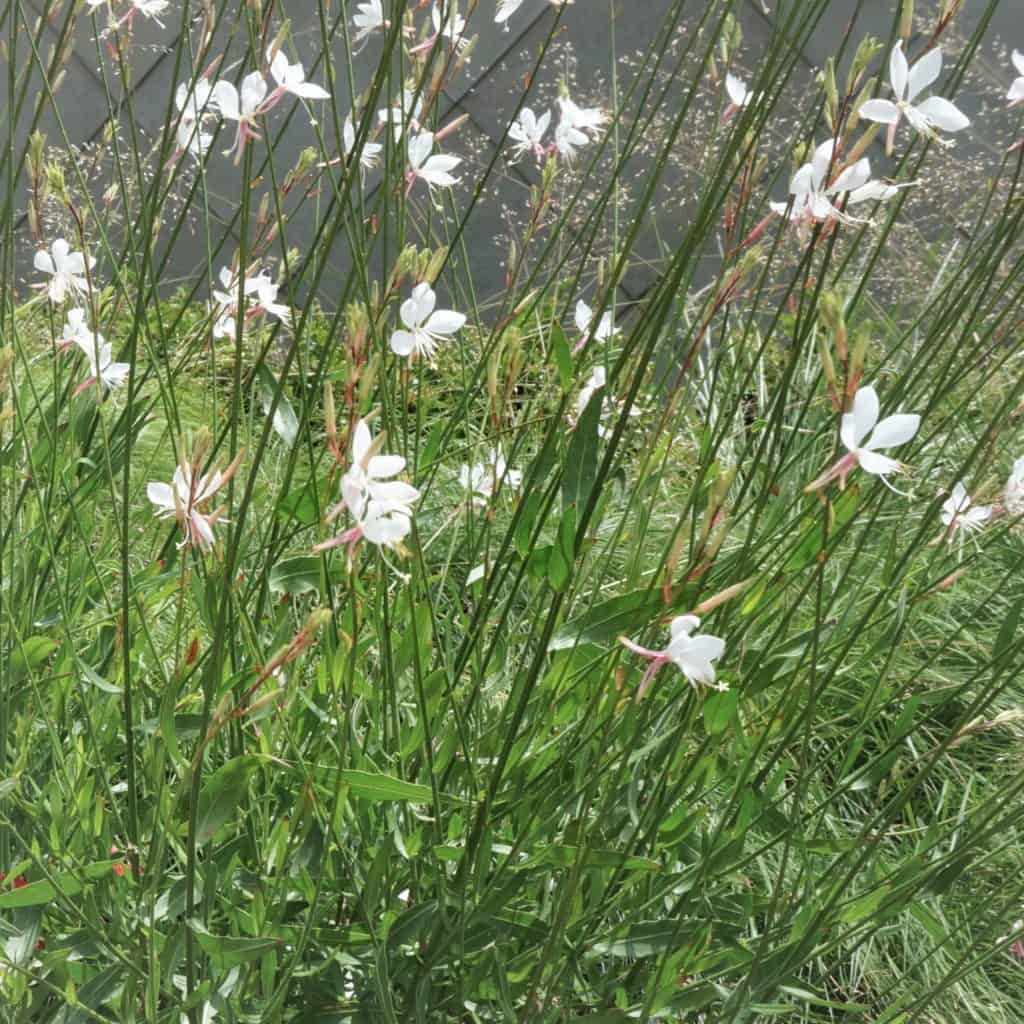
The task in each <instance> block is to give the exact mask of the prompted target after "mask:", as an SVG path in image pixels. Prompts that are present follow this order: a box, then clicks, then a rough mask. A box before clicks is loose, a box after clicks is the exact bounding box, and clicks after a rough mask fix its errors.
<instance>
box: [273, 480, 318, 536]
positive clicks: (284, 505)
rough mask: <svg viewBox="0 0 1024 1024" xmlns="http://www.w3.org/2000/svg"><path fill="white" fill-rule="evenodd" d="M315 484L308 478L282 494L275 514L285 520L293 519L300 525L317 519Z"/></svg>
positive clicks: (307, 524)
mask: <svg viewBox="0 0 1024 1024" xmlns="http://www.w3.org/2000/svg"><path fill="white" fill-rule="evenodd" d="M317 508H318V505H317V500H316V484H315V483H314V482H313V481H312V480H310V481H307V482H306V483H305V484H303V485H302V487H297V488H295V489H294V490H291V491H289V492H288V493H287V494H286V495H284V496H283V497H282V498H281V500H280V501H279V502H278V503H277V514H278V515H279V516H280V517H281V518H282V519H284V521H285V522H287V521H288V520H289V519H294V520H295V521H296V522H297V523H299V524H300V525H301V526H312V525H313V524H314V523H315V522H316V521H317V515H318V514H317Z"/></svg>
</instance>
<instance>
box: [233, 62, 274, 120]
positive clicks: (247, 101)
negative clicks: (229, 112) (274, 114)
mask: <svg viewBox="0 0 1024 1024" xmlns="http://www.w3.org/2000/svg"><path fill="white" fill-rule="evenodd" d="M266 95H267V83H266V82H265V81H263V76H262V75H261V74H260V73H259V72H258V71H250V72H249V74H247V75H246V76H245V78H243V79H242V88H241V90H240V92H239V96H240V100H241V105H242V113H243V114H251V113H253V111H255V109H256V108H257V107H258V106H259V105H260V104H261V103H262V102H263V98H264V96H266Z"/></svg>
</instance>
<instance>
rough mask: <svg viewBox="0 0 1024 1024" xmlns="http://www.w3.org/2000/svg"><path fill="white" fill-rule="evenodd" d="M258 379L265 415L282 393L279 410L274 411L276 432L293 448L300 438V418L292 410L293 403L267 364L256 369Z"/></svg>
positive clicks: (278, 404) (261, 364)
mask: <svg viewBox="0 0 1024 1024" xmlns="http://www.w3.org/2000/svg"><path fill="white" fill-rule="evenodd" d="M256 379H257V380H258V381H259V385H260V400H261V401H262V402H263V411H264V412H265V413H269V412H270V409H271V406H272V405H273V404H274V395H275V394H276V393H277V391H278V390H280V391H281V397H280V398H279V399H278V402H277V408H276V409H275V410H274V430H275V431H276V432H277V436H278V437H280V438H281V440H282V441H284V443H285V444H286V445H288V447H289V448H291V447H292V446H293V445H294V444H295V439H296V438H297V437H298V436H299V418H298V417H297V416H296V415H295V410H294V409H293V408H292V404H291V402H289V401H288V396H287V395H286V394H285V393H284V389H283V388H282V387H281V385H280V384H278V381H277V378H276V377H275V376H274V375H273V374H272V373H271V372H270V370H269V369H268V368H267V366H266V364H265V363H260V365H259V366H258V367H257V368H256Z"/></svg>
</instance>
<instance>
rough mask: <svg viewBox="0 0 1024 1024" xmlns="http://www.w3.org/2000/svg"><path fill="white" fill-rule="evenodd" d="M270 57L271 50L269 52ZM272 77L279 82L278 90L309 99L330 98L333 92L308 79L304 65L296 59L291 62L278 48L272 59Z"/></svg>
mask: <svg viewBox="0 0 1024 1024" xmlns="http://www.w3.org/2000/svg"><path fill="white" fill-rule="evenodd" d="M267 57H268V59H269V58H270V54H269V52H268V53H267ZM270 74H271V77H272V78H273V79H274V81H275V82H277V90H275V91H280V92H287V93H291V94H292V95H293V96H299V97H301V98H302V99H307V100H329V99H330V98H331V94H330V93H329V92H328V91H327V90H326V89H324V88H322V87H321V86H319V85H315V84H314V83H313V82H307V81H306V72H305V70H304V69H303V67H302V65H301V64H300V63H299V62H298V61H296V62H295V63H294V64H291V63H290V62H289V61H288V58H287V57H286V56H285V55H284V51H283V50H278V51H277V53H275V54H274V58H273V60H271V61H270Z"/></svg>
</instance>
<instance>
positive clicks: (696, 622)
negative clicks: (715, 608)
mask: <svg viewBox="0 0 1024 1024" xmlns="http://www.w3.org/2000/svg"><path fill="white" fill-rule="evenodd" d="M699 627H700V619H699V618H697V616H696V615H677V616H676V617H675V618H674V619H673V620H672V621H671V623H669V627H668V628H669V632H670V633H671V634H672V639H673V640H675V638H676V637H678V636H688V635H689V634H690V633H692V632H693V631H694V630H695V629H698V628H699Z"/></svg>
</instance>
